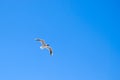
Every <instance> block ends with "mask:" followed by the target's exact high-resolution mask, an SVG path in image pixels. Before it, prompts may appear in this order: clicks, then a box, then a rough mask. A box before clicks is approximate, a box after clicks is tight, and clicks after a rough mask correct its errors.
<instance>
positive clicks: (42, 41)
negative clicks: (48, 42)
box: [35, 38, 45, 45]
mask: <svg viewBox="0 0 120 80" xmlns="http://www.w3.org/2000/svg"><path fill="white" fill-rule="evenodd" d="M35 40H36V41H40V42H41V44H42V45H45V41H44V40H42V39H39V38H37V39H35Z"/></svg>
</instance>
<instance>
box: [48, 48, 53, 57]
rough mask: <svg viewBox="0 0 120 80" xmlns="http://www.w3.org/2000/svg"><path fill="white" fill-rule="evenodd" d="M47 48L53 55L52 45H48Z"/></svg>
mask: <svg viewBox="0 0 120 80" xmlns="http://www.w3.org/2000/svg"><path fill="white" fill-rule="evenodd" d="M47 49H48V50H49V52H50V55H51V56H52V55H53V51H52V48H51V47H48V48H47Z"/></svg>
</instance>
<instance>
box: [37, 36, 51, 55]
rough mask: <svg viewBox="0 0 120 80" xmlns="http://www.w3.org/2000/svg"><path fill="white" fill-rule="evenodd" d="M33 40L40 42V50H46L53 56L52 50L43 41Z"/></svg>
mask: <svg viewBox="0 0 120 80" xmlns="http://www.w3.org/2000/svg"><path fill="white" fill-rule="evenodd" d="M35 40H36V41H39V42H41V44H42V46H40V48H41V49H48V50H49V52H50V55H51V56H52V55H53V51H52V48H51V47H50V45H49V44H46V43H45V41H44V40H43V39H39V38H36V39H35Z"/></svg>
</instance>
